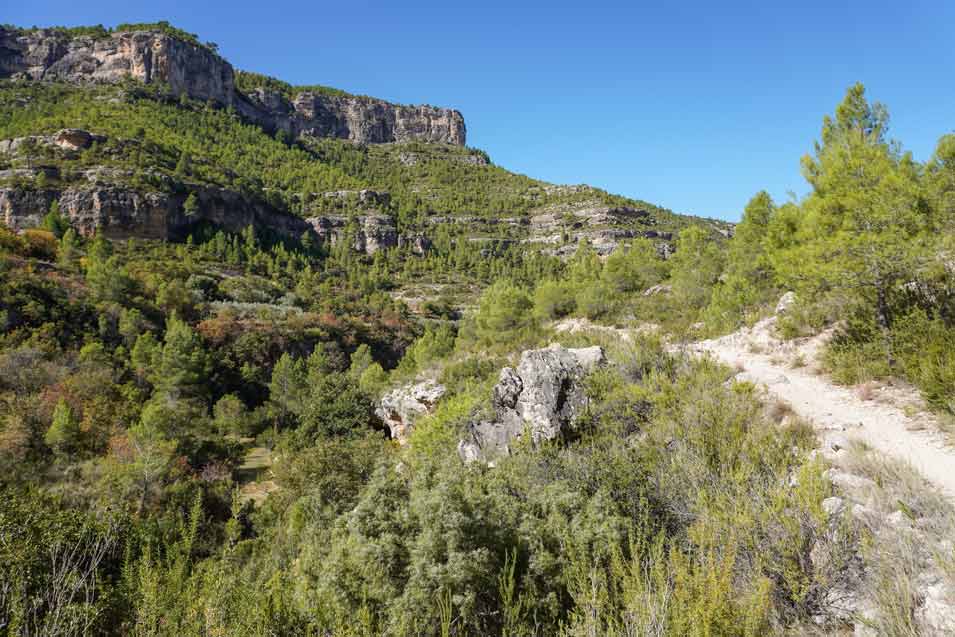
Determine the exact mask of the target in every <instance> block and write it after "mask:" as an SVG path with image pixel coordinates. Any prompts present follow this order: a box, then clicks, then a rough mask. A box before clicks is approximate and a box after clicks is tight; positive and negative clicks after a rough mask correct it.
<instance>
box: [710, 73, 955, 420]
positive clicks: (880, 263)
mask: <svg viewBox="0 0 955 637" xmlns="http://www.w3.org/2000/svg"><path fill="white" fill-rule="evenodd" d="M802 165H803V172H804V175H805V177H806V179H807V180H808V181H809V183H810V185H811V186H812V192H811V193H810V194H809V195H808V196H807V197H806V198H805V199H804V200H803V201H800V202H790V203H786V204H783V205H777V204H776V203H775V202H773V201H772V200H771V199H770V197H769V196H768V195H767V194H766V193H759V194H757V195H756V196H754V197H753V199H752V200H751V201H750V203H749V205H748V206H747V208H746V211H745V212H744V215H743V220H742V222H741V223H740V224H739V226H737V232H736V236H735V237H734V238H733V240H732V242H731V243H730V246H729V250H728V252H727V255H726V257H725V258H726V264H725V270H724V271H723V274H722V277H721V280H720V281H719V283H717V284H716V285H715V286H714V288H713V291H712V295H711V297H710V298H709V299H708V301H709V302H708V304H707V305H706V307H705V308H704V309H703V311H702V316H703V317H705V319H706V320H707V321H708V324H709V326H710V328H711V329H713V330H716V331H723V330H730V329H733V328H735V327H736V326H738V325H739V324H741V323H744V322H748V321H752V320H753V319H754V318H755V317H757V316H759V314H760V313H761V312H764V311H765V310H766V309H767V307H769V305H770V304H771V303H773V302H774V301H775V299H777V298H779V294H780V293H781V292H782V291H784V290H787V289H788V290H795V291H796V292H797V294H798V298H799V299H800V303H799V305H798V308H797V310H796V311H795V312H794V314H793V316H791V317H790V318H789V319H787V321H786V322H785V324H784V326H783V327H784V329H785V330H787V332H788V333H789V335H791V336H795V335H798V334H802V333H810V332H815V331H818V330H819V329H821V328H823V327H825V326H829V325H833V326H835V327H836V330H837V331H836V335H835V338H834V339H833V341H832V343H831V346H830V347H829V350H828V353H827V364H828V366H829V368H830V370H831V371H832V372H833V375H834V377H835V378H836V379H837V380H840V381H842V382H845V383H849V384H854V383H858V382H862V381H866V380H871V379H873V378H884V377H888V376H892V375H895V376H902V377H905V378H907V379H909V380H910V381H912V382H914V383H915V384H916V385H918V386H919V387H920V388H921V389H922V390H923V392H924V394H925V396H926V398H927V399H928V400H929V401H930V402H931V403H932V404H933V405H935V406H936V407H937V408H939V409H940V410H942V411H943V412H945V413H948V414H955V403H953V396H955V347H953V345H955V288H953V286H952V281H953V280H955V279H953V274H955V272H953V261H952V250H953V237H955V233H953V230H955V225H953V224H955V214H953V212H955V208H953V206H952V196H953V187H955V137H953V136H952V135H945V136H944V137H942V138H941V139H940V140H939V142H938V146H937V148H936V151H935V154H934V155H933V156H932V158H931V159H930V160H929V161H928V162H927V163H925V164H919V163H917V162H915V161H914V160H913V159H912V157H911V155H910V154H909V153H906V152H903V150H902V147H901V145H900V144H899V143H898V142H896V141H893V140H891V139H889V138H888V113H887V111H886V109H885V108H884V107H883V106H882V105H880V104H870V103H869V102H868V101H867V100H866V99H865V92H864V88H863V87H862V86H861V85H856V86H854V87H852V88H851V89H849V91H848V93H847V95H846V98H845V100H844V101H843V102H842V103H841V104H840V105H839V107H838V108H837V109H836V113H835V116H834V117H826V118H825V121H824V122H823V128H822V137H821V139H820V141H819V142H817V143H816V145H815V149H814V152H813V154H812V155H809V156H806V157H805V158H803V162H802Z"/></svg>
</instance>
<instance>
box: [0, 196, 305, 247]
mask: <svg viewBox="0 0 955 637" xmlns="http://www.w3.org/2000/svg"><path fill="white" fill-rule="evenodd" d="M194 192H195V194H196V199H197V202H198V212H197V213H195V214H194V215H191V216H190V215H187V214H186V213H185V211H184V210H183V204H184V202H185V199H186V195H185V194H181V195H173V194H168V193H164V192H146V193H141V192H138V191H135V190H131V189H129V188H125V187H121V186H93V187H77V188H69V189H66V190H63V191H59V190H53V189H41V190H26V189H21V188H0V221H2V222H3V223H4V224H5V225H6V226H7V227H9V228H11V229H13V230H24V229H26V228H34V227H37V226H38V225H39V224H40V221H41V220H42V219H43V216H44V215H46V214H47V212H48V211H49V209H50V204H51V203H52V202H53V201H58V202H59V205H60V212H61V213H62V214H64V215H66V216H67V217H68V218H69V220H70V223H71V224H72V225H73V227H74V228H75V229H76V230H77V232H79V233H80V234H83V235H87V236H89V235H92V234H94V233H95V232H97V231H100V232H102V233H103V234H104V236H106V237H108V238H111V239H127V238H130V237H136V238H142V239H181V238H183V237H185V236H186V235H188V233H189V229H190V228H191V227H192V226H193V225H194V224H195V223H197V222H199V221H209V222H211V223H215V224H217V225H219V226H221V227H222V228H223V229H225V230H227V231H229V232H241V231H242V230H243V229H244V228H245V227H246V226H248V225H254V226H256V227H267V228H269V229H271V230H273V231H275V232H278V233H280V234H284V235H287V236H294V237H298V236H301V234H302V233H303V232H306V231H308V230H309V229H310V228H311V226H309V224H308V223H306V222H305V220H303V219H300V218H298V217H295V216H293V215H291V214H288V213H285V212H282V211H280V210H277V209H275V208H272V207H270V206H268V205H266V204H264V203H262V202H258V201H251V200H249V199H247V198H246V197H244V196H243V195H241V194H240V193H237V192H235V191H231V190H225V189H222V188H199V189H197V190H195V191H194Z"/></svg>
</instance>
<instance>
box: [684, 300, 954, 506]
mask: <svg viewBox="0 0 955 637" xmlns="http://www.w3.org/2000/svg"><path fill="white" fill-rule="evenodd" d="M775 321H776V319H775V317H773V318H769V319H765V320H763V321H761V322H760V323H757V324H756V325H755V326H754V327H753V328H752V329H743V330H740V331H739V332H735V333H733V334H730V335H727V336H723V337H721V338H717V339H713V340H708V341H701V342H698V343H693V344H691V345H689V346H687V348H686V349H687V350H688V351H689V352H691V353H696V354H709V355H711V356H713V357H714V358H715V359H717V360H719V361H722V362H723V363H726V364H727V365H729V366H731V367H734V368H735V369H737V370H739V372H740V373H739V375H738V376H737V378H738V379H739V380H749V381H751V382H754V383H756V384H758V385H761V386H763V387H765V389H766V391H767V393H768V394H769V395H771V396H773V397H775V398H777V399H779V400H782V401H784V402H786V403H788V404H789V406H790V407H791V408H792V409H793V411H794V412H795V413H796V414H798V415H799V416H801V417H802V418H805V419H806V420H808V421H810V422H811V423H812V424H813V425H814V426H815V428H816V429H817V431H818V432H819V436H820V438H821V439H822V440H821V441H822V442H823V444H824V445H829V446H831V445H833V444H835V445H839V444H840V443H841V442H842V441H843V440H848V439H851V438H858V439H860V440H862V441H864V442H865V443H866V444H868V445H869V446H871V447H873V448H874V449H876V450H878V451H880V452H881V453H883V454H885V455H887V456H890V457H893V458H898V459H900V460H904V461H905V462H908V463H909V464H910V465H912V466H913V467H914V468H915V469H916V470H918V471H919V472H920V473H921V474H922V475H923V476H924V477H925V478H926V479H927V480H928V481H929V482H931V483H933V484H934V485H936V486H937V487H938V488H939V489H940V490H941V491H942V492H944V493H945V494H946V495H947V496H948V497H949V499H950V500H953V501H955V448H953V447H952V446H951V445H950V444H949V442H948V441H947V440H946V437H945V436H944V435H943V434H942V433H941V432H940V431H939V429H938V421H937V419H936V418H935V417H934V416H933V415H932V414H931V413H929V412H927V411H925V410H924V406H923V405H922V403H921V400H920V399H919V398H918V393H917V391H915V390H914V389H913V388H908V387H904V386H883V387H878V388H872V387H870V388H867V389H866V390H860V389H859V388H848V387H841V386H838V385H835V384H834V383H833V382H832V381H831V380H830V379H829V378H827V377H826V376H824V375H821V374H820V373H818V371H817V367H816V360H817V356H818V352H819V348H820V347H821V345H822V344H823V343H824V342H825V339H826V336H827V335H825V334H822V335H819V336H815V337H812V338H808V339H797V340H795V341H780V340H779V339H777V338H775V336H774V326H775ZM794 363H796V364H797V365H799V366H798V367H793V366H792V365H793V364H794Z"/></svg>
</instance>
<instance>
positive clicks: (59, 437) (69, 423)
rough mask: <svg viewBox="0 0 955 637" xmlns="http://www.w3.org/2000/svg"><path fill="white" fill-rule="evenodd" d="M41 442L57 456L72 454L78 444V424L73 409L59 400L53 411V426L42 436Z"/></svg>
mask: <svg viewBox="0 0 955 637" xmlns="http://www.w3.org/2000/svg"><path fill="white" fill-rule="evenodd" d="M43 442H45V443H46V445H47V446H48V447H50V448H51V449H53V451H54V452H55V453H56V454H57V455H59V456H66V455H68V454H70V453H74V452H75V451H76V450H77V449H78V447H79V442H80V424H79V421H78V420H77V419H76V417H75V416H74V415H73V409H72V408H71V407H70V406H69V405H68V404H67V403H66V401H65V400H63V399H60V401H59V402H58V403H56V407H55V408H54V409H53V424H51V425H50V428H49V429H47V431H46V435H45V436H43Z"/></svg>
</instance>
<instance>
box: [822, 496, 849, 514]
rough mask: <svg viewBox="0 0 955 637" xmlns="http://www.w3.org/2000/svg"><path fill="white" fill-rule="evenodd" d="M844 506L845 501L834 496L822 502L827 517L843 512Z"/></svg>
mask: <svg viewBox="0 0 955 637" xmlns="http://www.w3.org/2000/svg"><path fill="white" fill-rule="evenodd" d="M844 504H845V500H843V499H842V498H839V497H836V496H833V497H831V498H826V499H825V500H823V501H822V510H823V511H825V512H826V514H827V515H829V516H833V515H836V514H837V513H839V512H840V511H842V508H843V506H844Z"/></svg>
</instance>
